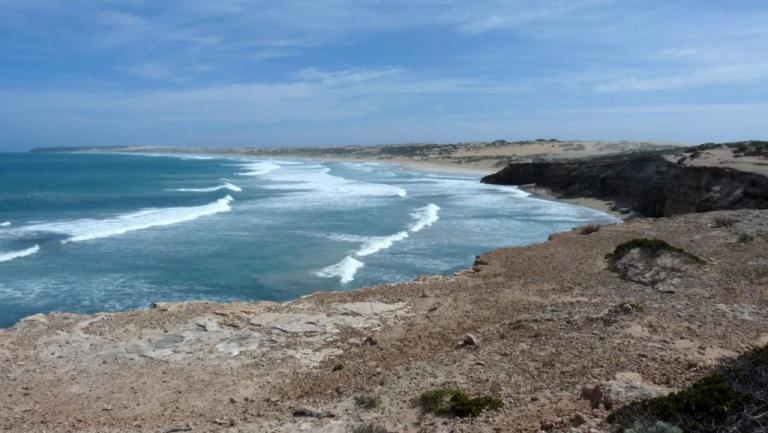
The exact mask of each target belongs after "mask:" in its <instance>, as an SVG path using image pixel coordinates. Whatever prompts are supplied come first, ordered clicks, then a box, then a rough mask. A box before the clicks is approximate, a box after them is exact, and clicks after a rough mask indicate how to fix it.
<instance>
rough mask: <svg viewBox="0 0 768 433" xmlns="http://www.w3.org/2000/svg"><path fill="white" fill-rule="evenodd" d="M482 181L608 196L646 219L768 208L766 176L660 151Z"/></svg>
mask: <svg viewBox="0 0 768 433" xmlns="http://www.w3.org/2000/svg"><path fill="white" fill-rule="evenodd" d="M482 182H484V183H489V184H499V185H526V184H536V185H537V186H540V187H544V188H548V189H550V190H552V191H553V192H554V193H556V194H559V195H561V196H562V197H564V198H568V197H585V196H586V197H595V198H598V199H602V200H610V201H612V202H613V203H615V206H616V207H617V208H628V209H631V210H632V211H634V212H636V213H639V214H641V215H643V216H647V217H666V216H672V215H680V214H685V213H691V212H707V211H713V210H733V209H765V208H768V177H765V176H762V175H759V174H756V173H748V172H744V171H740V170H736V169H732V168H725V167H709V166H688V165H683V164H682V163H678V162H672V161H669V160H668V159H666V158H665V157H664V156H662V155H644V156H635V155H625V156H616V157H606V158H594V159H586V160H579V161H550V162H531V163H521V164H509V165H508V166H507V167H506V168H504V169H503V170H501V171H499V172H497V173H494V174H491V175H488V176H485V177H483V179H482Z"/></svg>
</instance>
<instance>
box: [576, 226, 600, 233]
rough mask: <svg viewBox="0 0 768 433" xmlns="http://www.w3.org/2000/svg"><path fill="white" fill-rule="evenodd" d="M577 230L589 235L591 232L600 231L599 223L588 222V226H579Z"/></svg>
mask: <svg viewBox="0 0 768 433" xmlns="http://www.w3.org/2000/svg"><path fill="white" fill-rule="evenodd" d="M579 231H580V232H581V234H583V235H591V234H592V233H595V232H599V231H600V225H599V224H590V225H588V226H584V227H579Z"/></svg>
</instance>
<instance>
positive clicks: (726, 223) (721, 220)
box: [713, 216, 737, 227]
mask: <svg viewBox="0 0 768 433" xmlns="http://www.w3.org/2000/svg"><path fill="white" fill-rule="evenodd" d="M713 221H714V223H715V227H733V226H734V225H735V224H736V222H737V221H736V219H735V218H733V217H729V216H717V217H715V219H714V220H713Z"/></svg>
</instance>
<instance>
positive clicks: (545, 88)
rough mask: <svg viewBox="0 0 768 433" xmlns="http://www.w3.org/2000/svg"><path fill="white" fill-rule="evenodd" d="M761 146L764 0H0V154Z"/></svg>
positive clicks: (766, 82) (765, 118) (767, 67)
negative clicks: (585, 142)
mask: <svg viewBox="0 0 768 433" xmlns="http://www.w3.org/2000/svg"><path fill="white" fill-rule="evenodd" d="M535 138H559V139H603V140H649V141H660V142H676V143H689V144H697V143H703V142H709V141H733V140H743V139H768V1H765V0H744V1H739V0H730V1H726V0H718V1H714V0H658V1H657V0H645V1H643V0H506V1H496V0H474V1H466V0H463V1H462V0H296V1H292V0H282V1H259V0H254V1H246V0H163V1H157V0H146V1H145V0H58V1H55V0H0V150H11V151H12V150H26V149H29V148H33V147H41V146H94V145H105V146H106V145H172V146H206V147H226V146H232V147H234V146H327V145H346V144H386V143H405V142H440V143H452V142H461V141H474V140H496V139H506V140H518V139H535Z"/></svg>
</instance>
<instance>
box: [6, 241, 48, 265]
mask: <svg viewBox="0 0 768 433" xmlns="http://www.w3.org/2000/svg"><path fill="white" fill-rule="evenodd" d="M38 251H40V247H39V246H38V245H35V246H33V247H30V248H27V249H26V250H20V251H10V252H7V253H3V252H0V262H8V261H11V260H13V259H18V258H19V257H27V256H31V255H32V254H35V253H36V252H38Z"/></svg>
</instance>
